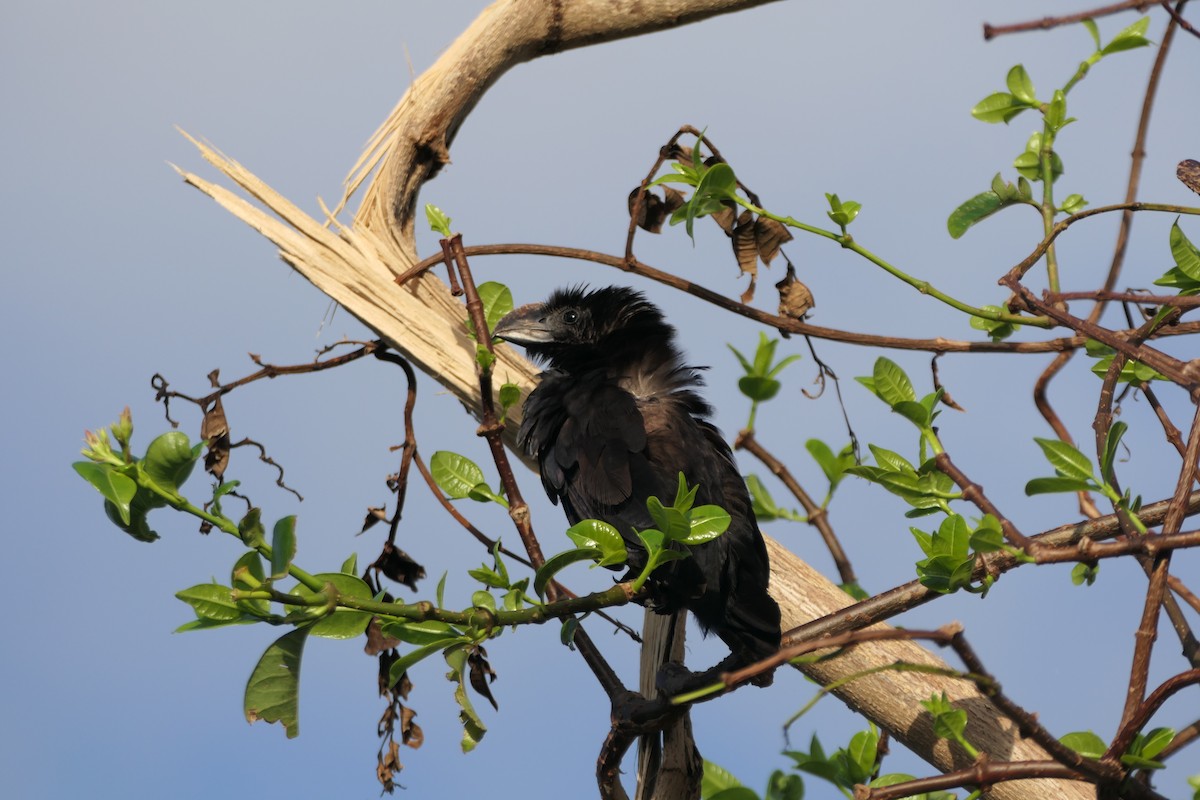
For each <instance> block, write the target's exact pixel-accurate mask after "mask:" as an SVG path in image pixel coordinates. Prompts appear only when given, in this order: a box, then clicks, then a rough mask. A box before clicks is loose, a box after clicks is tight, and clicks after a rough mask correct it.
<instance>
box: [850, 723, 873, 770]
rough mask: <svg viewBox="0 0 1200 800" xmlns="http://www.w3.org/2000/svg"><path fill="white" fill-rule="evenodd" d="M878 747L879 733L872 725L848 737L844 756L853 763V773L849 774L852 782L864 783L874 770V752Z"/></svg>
mask: <svg viewBox="0 0 1200 800" xmlns="http://www.w3.org/2000/svg"><path fill="white" fill-rule="evenodd" d="M878 747H879V733H878V732H876V731H875V730H874V729H873V727H872V728H871V729H869V730H865V731H859V732H858V733H856V734H854V736H852V737H850V745H849V746H848V747H847V748H846V756H847V758H848V760H849V762H850V763H851V764H853V765H854V770H853V773H852V774H851V775H850V776H849V777H850V778H851V782H853V783H864V782H865V781H866V780H867V779H868V778H870V777H871V773H873V772H874V771H875V758H876V752H877V750H878Z"/></svg>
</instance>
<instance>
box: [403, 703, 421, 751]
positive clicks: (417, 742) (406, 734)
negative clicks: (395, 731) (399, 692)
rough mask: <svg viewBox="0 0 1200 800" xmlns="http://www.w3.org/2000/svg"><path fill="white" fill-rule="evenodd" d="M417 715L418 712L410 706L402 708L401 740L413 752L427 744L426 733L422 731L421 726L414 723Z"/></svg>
mask: <svg viewBox="0 0 1200 800" xmlns="http://www.w3.org/2000/svg"><path fill="white" fill-rule="evenodd" d="M416 715H417V712H416V711H413V710H412V709H411V708H409V707H408V706H400V740H401V741H402V742H404V744H406V745H408V746H409V747H411V748H412V749H413V750H416V749H417V748H418V747H420V746H421V745H423V744H424V743H425V732H424V731H423V730H421V726H420V725H418V724H417V723H415V722H413V717H415V716H416Z"/></svg>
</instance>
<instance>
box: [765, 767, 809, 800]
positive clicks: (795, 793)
mask: <svg viewBox="0 0 1200 800" xmlns="http://www.w3.org/2000/svg"><path fill="white" fill-rule="evenodd" d="M765 800H804V779H803V778H801V777H800V776H799V775H795V774H790V775H789V774H788V773H786V772H784V771H783V770H781V769H777V770H775V771H774V772H772V773H771V777H769V778H767V794H766V798H765Z"/></svg>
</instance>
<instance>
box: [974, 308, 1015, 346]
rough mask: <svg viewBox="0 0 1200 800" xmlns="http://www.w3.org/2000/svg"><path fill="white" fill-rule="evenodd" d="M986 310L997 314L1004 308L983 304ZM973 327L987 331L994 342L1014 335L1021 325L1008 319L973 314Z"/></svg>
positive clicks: (1002, 311)
mask: <svg viewBox="0 0 1200 800" xmlns="http://www.w3.org/2000/svg"><path fill="white" fill-rule="evenodd" d="M983 310H984V311H992V312H995V313H997V314H1002V313H1004V309H1002V308H1000V306H983ZM971 327H972V328H975V329H976V330H980V331H985V332H986V333H987V334H988V335H989V336H991V337H992V341H993V342H999V341H1001V340H1002V339H1007V338H1008V337H1009V336H1012V335H1013V334H1014V333H1016V332H1017V330H1018V329H1019V328H1020V327H1021V326H1020V325H1018V324H1016V323H1015V322H1009V321H1007V320H997V319H988V318H987V317H977V316H974V315H972V316H971Z"/></svg>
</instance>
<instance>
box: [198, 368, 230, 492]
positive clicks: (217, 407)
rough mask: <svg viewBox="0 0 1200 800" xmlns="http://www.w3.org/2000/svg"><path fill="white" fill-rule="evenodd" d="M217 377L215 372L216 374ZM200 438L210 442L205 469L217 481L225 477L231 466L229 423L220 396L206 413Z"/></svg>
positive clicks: (205, 458) (205, 457)
mask: <svg viewBox="0 0 1200 800" xmlns="http://www.w3.org/2000/svg"><path fill="white" fill-rule="evenodd" d="M213 374H214V375H215V370H214V373H213ZM200 438H201V439H206V440H207V441H208V452H207V453H205V454H204V469H206V470H208V472H209V473H210V474H211V475H212V476H213V477H214V478H216V479H217V480H221V478H222V477H223V476H224V475H225V468H226V467H228V466H229V421H228V420H227V419H226V418H225V408H224V406H222V405H221V398H220V396H218V397H217V399H216V400H213V404H212V406H211V407H210V408H209V409H208V410H207V411H205V412H204V421H203V422H201V423H200Z"/></svg>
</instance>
